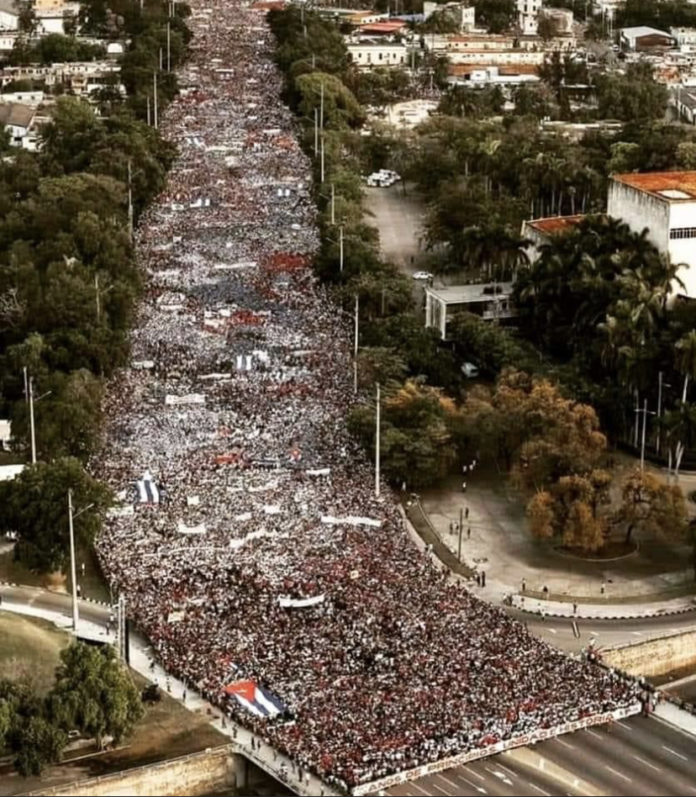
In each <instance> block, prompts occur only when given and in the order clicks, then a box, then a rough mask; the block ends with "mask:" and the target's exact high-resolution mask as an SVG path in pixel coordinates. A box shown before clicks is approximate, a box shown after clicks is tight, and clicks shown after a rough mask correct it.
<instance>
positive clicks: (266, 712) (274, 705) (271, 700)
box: [224, 681, 286, 717]
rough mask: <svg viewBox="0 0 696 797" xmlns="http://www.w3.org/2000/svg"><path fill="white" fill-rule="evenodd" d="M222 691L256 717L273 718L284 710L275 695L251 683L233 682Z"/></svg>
mask: <svg viewBox="0 0 696 797" xmlns="http://www.w3.org/2000/svg"><path fill="white" fill-rule="evenodd" d="M224 691H225V692H226V693H227V694H228V695H232V696H234V697H236V698H237V701H238V702H239V703H240V704H241V705H242V706H244V708H245V709H246V710H247V711H251V713H252V714H256V716H257V717H275V716H277V715H278V714H282V713H283V712H284V711H285V710H286V708H285V706H284V705H283V704H282V703H281V702H280V700H279V699H278V698H277V697H276V696H275V695H272V694H271V693H270V692H267V691H266V690H265V689H262V688H261V687H260V686H258V685H257V684H255V683H254V682H253V681H235V683H233V684H229V685H228V686H226V687H225V689H224Z"/></svg>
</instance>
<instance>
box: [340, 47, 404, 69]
mask: <svg viewBox="0 0 696 797" xmlns="http://www.w3.org/2000/svg"><path fill="white" fill-rule="evenodd" d="M347 47H348V56H349V57H350V60H351V61H352V62H353V63H354V64H355V65H356V66H357V67H359V68H361V69H374V68H375V67H379V66H386V67H390V66H407V65H408V48H407V47H406V45H405V44H402V43H401V42H372V41H361V42H357V43H356V44H349V45H347Z"/></svg>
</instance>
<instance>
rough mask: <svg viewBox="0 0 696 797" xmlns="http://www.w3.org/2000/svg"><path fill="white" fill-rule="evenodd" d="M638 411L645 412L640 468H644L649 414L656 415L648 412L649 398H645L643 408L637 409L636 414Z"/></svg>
mask: <svg viewBox="0 0 696 797" xmlns="http://www.w3.org/2000/svg"><path fill="white" fill-rule="evenodd" d="M638 413H642V414H643V432H642V434H641V442H640V469H641V470H644V468H645V436H646V429H647V423H648V415H655V414H656V413H654V412H648V400H647V399H643V408H642V409H636V415H638Z"/></svg>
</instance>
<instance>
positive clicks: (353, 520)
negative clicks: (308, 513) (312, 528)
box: [321, 515, 382, 529]
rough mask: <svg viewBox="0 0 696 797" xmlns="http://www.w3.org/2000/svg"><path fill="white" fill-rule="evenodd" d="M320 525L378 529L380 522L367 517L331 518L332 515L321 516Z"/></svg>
mask: <svg viewBox="0 0 696 797" xmlns="http://www.w3.org/2000/svg"><path fill="white" fill-rule="evenodd" d="M321 522H322V523H326V524H327V525H328V526H341V525H342V526H372V527H373V528H376V529H378V528H379V527H380V526H381V525H382V521H381V520H373V519H372V518H369V517H357V516H355V515H348V517H333V515H322V518H321Z"/></svg>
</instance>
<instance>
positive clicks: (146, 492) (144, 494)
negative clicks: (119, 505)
mask: <svg viewBox="0 0 696 797" xmlns="http://www.w3.org/2000/svg"><path fill="white" fill-rule="evenodd" d="M135 486H136V487H137V488H138V500H139V501H140V503H141V504H159V500H160V491H159V488H158V487H157V485H156V484H155V482H154V479H153V478H152V476H151V475H150V471H148V470H146V471H145V473H144V474H143V478H142V479H139V480H138V481H137V482H136V483H135Z"/></svg>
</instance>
